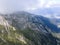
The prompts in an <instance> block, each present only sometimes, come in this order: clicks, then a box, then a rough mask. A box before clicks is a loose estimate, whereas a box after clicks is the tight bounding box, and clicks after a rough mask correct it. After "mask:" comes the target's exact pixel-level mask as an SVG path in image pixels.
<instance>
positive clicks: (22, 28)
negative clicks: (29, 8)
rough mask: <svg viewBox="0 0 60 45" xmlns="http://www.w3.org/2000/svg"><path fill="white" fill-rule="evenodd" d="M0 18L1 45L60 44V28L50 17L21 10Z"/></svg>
mask: <svg viewBox="0 0 60 45" xmlns="http://www.w3.org/2000/svg"><path fill="white" fill-rule="evenodd" d="M0 20H1V21H0V45H60V28H57V26H56V25H55V24H54V23H52V20H50V19H49V18H46V17H43V16H39V15H34V14H30V13H28V12H24V11H21V12H15V13H12V14H6V15H0Z"/></svg>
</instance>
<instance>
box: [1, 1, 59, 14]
mask: <svg viewBox="0 0 60 45" xmlns="http://www.w3.org/2000/svg"><path fill="white" fill-rule="evenodd" d="M54 6H60V0H0V13H12V12H16V11H34V10H36V9H38V8H50V7H54Z"/></svg>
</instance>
